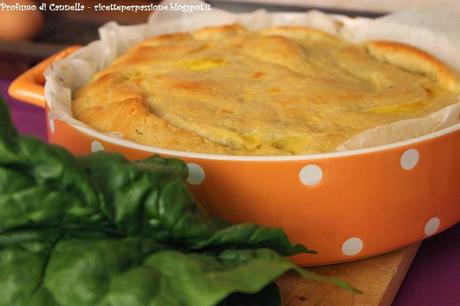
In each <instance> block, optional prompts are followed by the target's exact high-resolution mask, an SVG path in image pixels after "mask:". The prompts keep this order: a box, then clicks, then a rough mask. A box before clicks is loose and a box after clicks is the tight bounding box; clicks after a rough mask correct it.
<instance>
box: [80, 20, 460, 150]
mask: <svg viewBox="0 0 460 306" xmlns="http://www.w3.org/2000/svg"><path fill="white" fill-rule="evenodd" d="M459 84H460V83H459V79H458V76H457V75H456V74H455V72H453V71H452V70H451V69H449V68H448V67H447V66H445V65H444V64H442V63H441V62H439V61H438V60H436V59H435V58H433V57H432V56H430V55H428V54H426V53H424V52H423V51H420V50H418V49H415V48H413V47H410V46H407V45H403V44H399V43H394V42H384V41H372V42H367V43H365V44H363V45H354V44H350V43H348V42H345V41H343V40H342V39H340V38H338V37H335V36H332V35H330V34H326V33H324V32H321V31H319V30H314V29H309V28H304V27H277V28H271V29H267V30H262V31H257V32H251V31H248V30H246V29H245V28H243V27H242V26H240V25H229V26H221V27H211V28H204V29H201V30H198V31H196V32H193V33H178V34H169V35H163V36H158V37H154V38H151V39H148V40H146V41H144V42H142V43H141V44H139V45H137V46H135V47H133V48H132V49H131V50H129V51H128V52H127V53H125V54H124V55H122V56H121V57H119V58H118V59H117V60H115V61H114V62H113V64H112V65H110V66H109V67H108V68H106V69H104V70H102V71H101V72H99V73H98V74H96V75H95V76H94V77H93V78H92V80H91V81H90V82H89V83H88V84H87V85H86V86H84V87H82V88H81V89H80V90H79V91H78V92H77V93H76V94H75V96H74V100H73V103H72V111H73V114H74V116H75V117H76V118H77V119H79V120H81V121H83V122H85V123H87V124H88V125H90V126H92V127H94V128H96V129H98V130H100V131H112V132H119V133H122V135H123V136H124V137H125V138H127V139H130V140H133V141H135V142H138V143H142V144H147V145H152V146H157V147H162V148H168V149H174V150H181V151H192V152H203V153H217V154H235V155H284V154H303V153H314V152H330V151H334V150H335V148H336V147H337V146H338V145H339V144H341V143H342V142H344V141H345V140H347V139H349V138H350V137H351V136H353V135H355V134H357V133H359V132H361V131H363V130H366V129H369V128H372V127H376V126H379V125H383V124H387V123H391V122H395V121H398V120H402V119H409V118H417V117H421V116H424V115H427V114H429V113H431V112H434V111H437V110H439V109H441V108H443V107H445V106H447V105H449V104H452V103H454V102H455V101H456V99H457V96H458V95H459V93H460V85H459Z"/></svg>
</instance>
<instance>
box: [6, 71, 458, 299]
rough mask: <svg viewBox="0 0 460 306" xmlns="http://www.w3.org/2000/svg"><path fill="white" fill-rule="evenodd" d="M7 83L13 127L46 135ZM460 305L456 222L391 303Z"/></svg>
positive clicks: (40, 117) (421, 255)
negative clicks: (14, 125) (15, 97)
mask: <svg viewBox="0 0 460 306" xmlns="http://www.w3.org/2000/svg"><path fill="white" fill-rule="evenodd" d="M8 85H9V81H5V80H3V81H2V80H0V95H1V96H3V97H4V98H6V99H7V102H8V104H9V106H10V109H11V112H12V116H13V120H14V123H15V124H16V127H17V128H18V129H19V131H20V132H21V133H24V134H31V135H35V136H38V137H40V138H42V139H46V126H45V115H44V112H43V110H41V109H40V108H38V107H35V106H30V105H27V104H24V103H21V102H17V101H14V100H13V99H11V98H9V97H7V88H8ZM459 188H460V186H459ZM459 205H460V203H459ZM459 305H460V224H457V225H456V226H454V227H452V228H451V229H449V230H447V231H445V232H443V233H440V234H439V235H436V236H434V237H432V238H430V239H427V240H425V241H424V242H423V244H422V246H421V247H420V250H419V252H418V254H417V256H416V257H415V260H414V262H413V263H412V266H411V268H410V270H409V272H408V274H407V276H406V278H405V280H404V282H403V284H402V286H401V288H400V290H399V292H398V294H397V296H396V298H395V300H394V303H393V306H459Z"/></svg>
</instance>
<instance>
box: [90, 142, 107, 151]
mask: <svg viewBox="0 0 460 306" xmlns="http://www.w3.org/2000/svg"><path fill="white" fill-rule="evenodd" d="M97 151H104V146H103V145H102V143H100V142H99V141H93V142H91V152H97Z"/></svg>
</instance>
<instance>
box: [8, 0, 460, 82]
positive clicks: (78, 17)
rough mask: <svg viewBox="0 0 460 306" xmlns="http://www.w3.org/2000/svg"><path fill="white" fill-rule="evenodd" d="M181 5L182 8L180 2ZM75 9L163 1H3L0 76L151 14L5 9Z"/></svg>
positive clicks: (264, 1)
mask: <svg viewBox="0 0 460 306" xmlns="http://www.w3.org/2000/svg"><path fill="white" fill-rule="evenodd" d="M176 2H177V3H178V4H181V3H184V2H185V1H183V0H177V1H176ZM206 2H207V3H209V4H211V6H212V7H216V8H223V9H227V10H231V11H235V12H244V11H252V10H255V9H260V8H264V9H266V10H268V11H306V10H309V9H320V10H323V11H326V12H329V13H340V14H345V15H349V16H366V17H376V16H380V15H383V14H385V13H388V12H391V11H394V10H399V9H404V8H410V7H425V8H428V9H431V8H435V7H448V8H449V9H450V10H456V11H458V12H459V13H460V1H459V0H385V1H376V0H206ZM16 3H18V4H20V5H36V6H37V7H39V6H40V5H42V4H46V5H49V4H51V3H53V4H70V5H72V4H75V3H79V4H81V5H84V6H86V7H93V6H94V5H97V4H98V3H101V4H112V3H116V4H125V5H133V4H136V5H145V4H159V3H161V1H160V0H158V1H156V0H125V1H107V0H76V1H63V0H47V1H33V0H0V77H3V78H12V77H14V76H16V75H18V73H20V72H22V71H24V70H26V69H27V68H28V67H30V66H31V65H32V64H34V63H36V62H37V61H39V60H41V59H43V58H45V57H48V56H49V55H51V54H53V53H55V52H57V51H58V50H60V49H62V48H64V47H65V46H68V45H74V44H80V45H83V44H87V43H88V42H90V41H92V40H95V39H97V37H98V33H97V29H98V28H99V27H100V26H101V25H102V24H104V23H106V22H108V21H112V20H114V21H117V22H119V23H121V24H136V23H142V22H145V21H146V20H147V19H148V16H149V14H150V12H137V13H134V12H123V13H122V12H117V11H112V12H96V11H94V10H92V9H87V10H85V11H83V12H82V11H67V12H51V11H49V10H47V11H40V10H35V11H8V10H6V9H2V8H1V5H2V4H6V5H14V4H16Z"/></svg>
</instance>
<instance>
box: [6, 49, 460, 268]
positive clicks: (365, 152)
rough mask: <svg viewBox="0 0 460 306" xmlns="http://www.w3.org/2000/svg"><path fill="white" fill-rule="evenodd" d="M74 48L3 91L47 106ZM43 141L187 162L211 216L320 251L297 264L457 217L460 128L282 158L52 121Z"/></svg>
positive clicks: (386, 242) (392, 240)
mask: <svg viewBox="0 0 460 306" xmlns="http://www.w3.org/2000/svg"><path fill="white" fill-rule="evenodd" d="M74 50H76V47H72V48H69V49H66V50H64V51H62V52H61V53H59V54H57V55H54V56H52V57H51V58H49V59H47V60H45V61H43V62H42V63H40V64H38V65H37V66H35V67H34V68H32V69H30V70H29V71H27V72H25V73H24V74H23V75H21V76H20V77H18V78H17V79H16V80H15V81H14V82H13V83H12V85H11V86H10V89H9V92H10V94H11V96H13V97H15V98H17V99H19V100H22V101H24V102H27V103H32V104H35V105H38V106H41V107H43V108H45V109H47V106H46V103H45V97H44V78H43V71H44V70H45V69H46V67H47V66H49V65H50V64H51V63H52V62H53V61H55V60H57V59H59V58H62V57H64V56H66V55H68V54H70V53H72V52H73V51H74ZM47 112H48V110H47ZM48 137H49V141H50V142H52V143H55V144H59V145H62V146H63V147H65V148H67V149H68V150H70V151H71V152H73V153H75V154H87V153H89V152H92V151H97V150H105V151H111V152H120V153H122V154H123V155H125V156H126V157H128V158H130V159H138V158H143V157H147V156H150V155H152V154H160V155H162V156H165V157H175V158H180V159H182V160H184V161H185V162H186V163H187V164H188V167H189V170H190V171H189V172H190V173H189V177H188V179H187V181H188V182H189V184H190V189H191V190H192V192H193V194H194V195H195V197H196V198H197V199H198V201H199V202H200V203H201V204H202V205H203V206H204V207H205V208H206V209H207V210H208V211H209V212H210V213H211V214H213V215H216V216H218V217H221V218H223V219H225V220H227V221H230V222H256V223H258V224H263V225H267V226H274V227H283V228H284V229H285V230H286V232H287V233H288V235H289V237H290V238H291V240H292V241H294V242H297V243H302V244H305V245H306V246H308V247H310V248H312V249H315V250H317V251H318V254H316V255H300V256H297V257H295V258H294V260H295V261H296V262H297V263H298V264H301V265H318V264H327V263H337V262H344V261H350V260H355V259H358V258H364V257H369V256H372V255H376V254H380V253H384V252H388V251H391V250H393V249H397V248H400V247H402V246H405V245H408V244H411V243H414V242H416V241H419V240H422V239H424V238H426V237H428V236H431V235H433V234H436V233H438V232H440V231H442V230H445V229H447V228H448V227H450V226H452V225H454V224H456V223H457V222H459V221H460V124H457V125H455V126H453V127H450V128H448V129H445V130H442V131H439V132H436V133H432V134H430V135H426V136H423V137H419V138H416V139H412V140H409V141H404V142H399V143H394V144H390V145H384V146H379V147H374V148H370V149H361V150H355V151H348V152H340V153H326V154H313V155H298V156H282V157H279V156H277V157H269V156H267V157H254V156H227V155H212V154H196V153H188V152H180V151H173V150H166V149H161V148H156V147H150V146H145V145H140V144H130V145H126V144H123V142H121V141H120V140H119V139H117V138H114V137H111V136H108V135H105V134H102V133H99V132H97V131H91V132H87V131H85V132H84V131H82V129H81V128H80V127H76V126H73V125H71V124H69V123H66V122H63V121H60V120H52V119H49V120H48Z"/></svg>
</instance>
